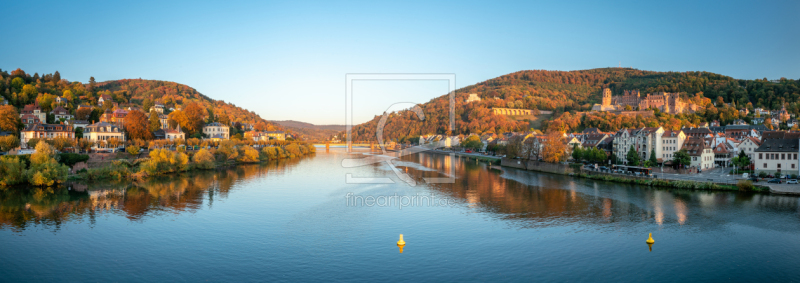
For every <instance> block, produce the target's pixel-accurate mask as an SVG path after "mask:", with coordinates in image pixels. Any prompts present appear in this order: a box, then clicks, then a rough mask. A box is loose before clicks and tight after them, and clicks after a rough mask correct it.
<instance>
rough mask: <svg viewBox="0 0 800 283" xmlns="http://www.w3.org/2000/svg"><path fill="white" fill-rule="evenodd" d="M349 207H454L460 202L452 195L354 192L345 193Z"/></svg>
mask: <svg viewBox="0 0 800 283" xmlns="http://www.w3.org/2000/svg"><path fill="white" fill-rule="evenodd" d="M345 202H346V205H347V207H393V206H396V207H397V208H399V209H401V210H402V209H403V208H404V207H452V206H455V205H457V204H458V202H456V200H455V199H453V198H450V197H437V196H436V195H433V194H432V195H420V194H415V195H410V196H409V195H398V194H397V193H395V194H394V195H389V196H385V195H381V196H372V195H368V196H362V195H356V194H353V193H347V195H345Z"/></svg>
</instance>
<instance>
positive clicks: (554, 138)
mask: <svg viewBox="0 0 800 283" xmlns="http://www.w3.org/2000/svg"><path fill="white" fill-rule="evenodd" d="M566 154H567V146H566V142H565V140H564V133H563V132H559V131H550V132H549V133H547V137H546V138H545V141H544V148H542V159H543V160H544V161H545V162H551V163H556V162H560V161H562V160H564V158H565V157H566Z"/></svg>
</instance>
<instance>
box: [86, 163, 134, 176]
mask: <svg viewBox="0 0 800 283" xmlns="http://www.w3.org/2000/svg"><path fill="white" fill-rule="evenodd" d="M84 170H85V169H81V170H80V171H78V173H82V175H84V176H85V177H86V179H87V180H103V179H117V180H121V179H127V178H129V177H130V176H131V170H130V168H129V167H128V166H127V165H125V164H123V163H121V162H112V163H111V164H110V165H108V166H105V167H101V168H96V169H89V170H85V171H84ZM81 171H83V172H81Z"/></svg>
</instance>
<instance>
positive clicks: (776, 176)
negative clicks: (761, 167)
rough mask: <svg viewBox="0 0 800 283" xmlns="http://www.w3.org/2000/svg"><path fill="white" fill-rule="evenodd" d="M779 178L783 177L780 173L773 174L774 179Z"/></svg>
mask: <svg viewBox="0 0 800 283" xmlns="http://www.w3.org/2000/svg"><path fill="white" fill-rule="evenodd" d="M781 176H783V175H781V172H775V178H780V177H781Z"/></svg>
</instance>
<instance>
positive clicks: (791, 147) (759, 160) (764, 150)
mask: <svg viewBox="0 0 800 283" xmlns="http://www.w3.org/2000/svg"><path fill="white" fill-rule="evenodd" d="M799 146H800V138H797V137H790V138H776V139H765V140H764V141H763V142H762V143H761V146H759V147H758V149H756V151H755V155H756V159H755V161H753V163H754V164H755V170H756V172H762V171H763V172H767V173H774V172H780V173H782V174H798V160H797V154H798V147H799Z"/></svg>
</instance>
